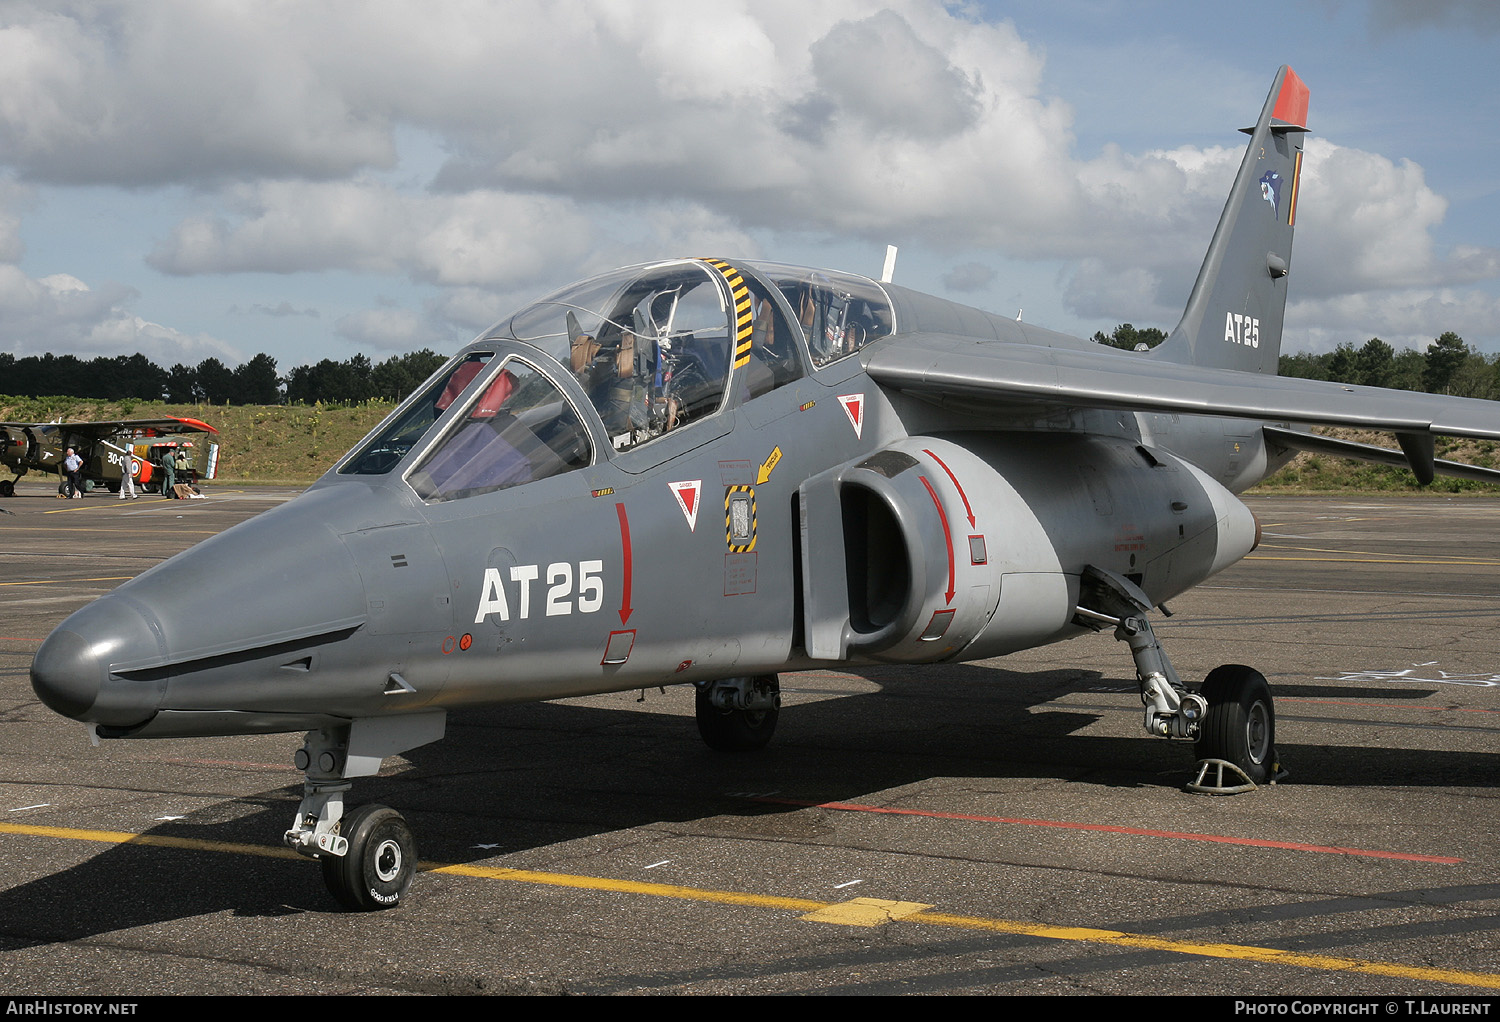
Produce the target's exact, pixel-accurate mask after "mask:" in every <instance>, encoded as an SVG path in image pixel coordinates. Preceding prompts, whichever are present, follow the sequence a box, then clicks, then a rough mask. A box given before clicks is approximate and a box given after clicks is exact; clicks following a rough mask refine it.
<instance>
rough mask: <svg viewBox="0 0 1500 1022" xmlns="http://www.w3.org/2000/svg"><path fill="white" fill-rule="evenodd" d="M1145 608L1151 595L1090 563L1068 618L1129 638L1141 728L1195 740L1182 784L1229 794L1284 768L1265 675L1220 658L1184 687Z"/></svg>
mask: <svg viewBox="0 0 1500 1022" xmlns="http://www.w3.org/2000/svg"><path fill="white" fill-rule="evenodd" d="M1084 601H1087V602H1088V603H1090V604H1093V605H1094V606H1093V607H1086V606H1083V605H1082V604H1083V603H1084ZM1096 608H1097V609H1096ZM1151 609H1152V605H1151V600H1150V597H1148V596H1146V594H1145V593H1144V592H1142V591H1141V589H1140V587H1139V586H1137V585H1135V584H1134V583H1133V582H1131V581H1130V580H1129V579H1127V578H1124V577H1123V576H1121V575H1118V574H1116V573H1114V572H1112V571H1108V570H1106V569H1102V568H1096V567H1094V566H1093V565H1090V566H1089V567H1087V568H1085V569H1084V573H1083V584H1082V589H1081V595H1080V606H1078V607H1077V608H1075V612H1076V613H1075V617H1074V620H1075V621H1077V622H1079V623H1081V624H1085V625H1088V626H1089V627H1092V628H1095V629H1099V628H1101V627H1103V626H1104V625H1106V624H1113V625H1114V626H1115V638H1117V639H1119V640H1121V641H1122V642H1126V643H1129V645H1130V653H1131V655H1132V656H1133V657H1134V658H1135V668H1136V677H1137V678H1138V679H1139V681H1140V684H1141V702H1142V703H1144V704H1145V707H1146V720H1145V724H1146V730H1147V731H1149V732H1150V733H1151V734H1153V735H1160V736H1164V737H1167V738H1188V739H1192V740H1194V741H1196V742H1197V748H1196V751H1197V754H1198V758H1199V760H1200V761H1201V764H1200V768H1199V771H1198V776H1197V779H1196V780H1195V781H1194V782H1193V783H1191V784H1189V785H1188V788H1189V790H1191V791H1198V792H1205V793H1209V794H1232V793H1235V792H1241V791H1250V790H1253V789H1254V788H1256V787H1258V786H1259V785H1261V784H1265V783H1267V782H1271V783H1275V782H1276V781H1277V780H1279V779H1281V778H1282V777H1284V776H1286V775H1285V772H1284V771H1282V770H1281V768H1280V764H1278V763H1277V762H1276V711H1275V707H1274V705H1273V703H1272V699H1271V686H1270V685H1268V684H1266V679H1265V678H1264V677H1263V676H1262V675H1261V674H1260V672H1258V671H1255V670H1252V669H1251V668H1249V667H1245V666H1243V665H1240V664H1225V665H1224V666H1222V667H1216V668H1215V669H1214V670H1212V671H1211V672H1209V675H1208V677H1207V678H1205V679H1204V681H1203V686H1202V689H1201V690H1200V691H1199V692H1196V693H1195V692H1189V691H1188V690H1187V686H1185V685H1184V684H1183V683H1182V681H1181V679H1180V678H1178V677H1177V672H1176V671H1174V670H1173V669H1172V664H1171V661H1169V660H1168V659H1167V653H1166V650H1164V649H1162V647H1161V643H1160V642H1159V641H1158V640H1157V638H1156V633H1155V632H1154V631H1152V629H1151V622H1150V621H1148V620H1147V619H1146V613H1147V612H1148V611H1150V610H1151ZM1226 770H1228V771H1229V772H1230V774H1231V775H1238V776H1239V778H1241V779H1242V781H1243V783H1236V782H1235V780H1234V778H1233V777H1232V776H1231V777H1230V778H1229V779H1228V780H1227V782H1226V778H1225V771H1226ZM1211 772H1216V773H1215V779H1214V780H1209V775H1210V773H1211Z"/></svg>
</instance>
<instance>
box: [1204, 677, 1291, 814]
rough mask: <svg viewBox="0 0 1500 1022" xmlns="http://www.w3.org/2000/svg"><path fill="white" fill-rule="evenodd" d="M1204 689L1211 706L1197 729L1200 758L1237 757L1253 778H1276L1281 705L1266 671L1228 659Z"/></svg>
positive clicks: (1260, 781)
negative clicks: (1276, 702)
mask: <svg viewBox="0 0 1500 1022" xmlns="http://www.w3.org/2000/svg"><path fill="white" fill-rule="evenodd" d="M1202 694H1203V698H1204V699H1206V700H1207V701H1208V712H1207V713H1206V714H1204V717H1203V724H1202V728H1201V730H1200V731H1199V732H1198V745H1197V749H1196V751H1197V754H1198V758H1199V759H1200V760H1204V759H1213V760H1225V761H1227V762H1229V763H1232V764H1234V765H1235V766H1237V767H1239V769H1240V770H1241V771H1243V772H1244V774H1245V776H1246V777H1247V778H1248V779H1249V780H1250V782H1251V783H1252V784H1264V783H1266V782H1267V781H1272V780H1276V779H1277V777H1278V776H1279V775H1280V765H1279V764H1278V763H1277V762H1276V710H1275V707H1274V704H1273V703H1272V701H1271V686H1270V685H1268V684H1266V679H1265V677H1264V676H1263V675H1262V674H1261V673H1260V672H1259V671H1257V670H1253V669H1252V668H1249V667H1246V666H1244V665H1243V664H1224V665H1223V666H1222V667H1215V668H1214V669H1213V670H1212V671H1209V672H1208V677H1207V678H1204V679H1203V689H1202Z"/></svg>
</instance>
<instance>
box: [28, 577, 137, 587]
mask: <svg viewBox="0 0 1500 1022" xmlns="http://www.w3.org/2000/svg"><path fill="white" fill-rule="evenodd" d="M133 578H135V576H134V575H108V576H105V577H104V578H43V579H38V580H37V581H35V582H0V586H52V585H58V586H65V585H68V584H69V583H70V582H128V581H129V580H130V579H133Z"/></svg>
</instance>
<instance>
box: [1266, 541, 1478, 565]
mask: <svg viewBox="0 0 1500 1022" xmlns="http://www.w3.org/2000/svg"><path fill="white" fill-rule="evenodd" d="M1268 545H1270V546H1272V548H1273V549H1275V550H1287V551H1290V552H1293V553H1299V554H1335V555H1340V556H1348V557H1353V556H1356V555H1358V556H1360V557H1401V558H1403V559H1405V558H1408V557H1414V556H1415V555H1413V554H1384V553H1376V552H1375V551H1373V550H1329V549H1327V548H1326V547H1318V546H1282V545H1281V544H1279V543H1276V544H1268ZM1411 563H1413V564H1425V563H1427V562H1425V561H1418V560H1413V561H1412V562H1411ZM1462 563H1464V564H1496V563H1500V562H1496V561H1494V560H1485V559H1483V558H1478V557H1474V558H1469V559H1467V560H1465V561H1463V562H1462Z"/></svg>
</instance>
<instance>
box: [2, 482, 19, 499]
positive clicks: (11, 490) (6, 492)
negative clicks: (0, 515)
mask: <svg viewBox="0 0 1500 1022" xmlns="http://www.w3.org/2000/svg"><path fill="white" fill-rule="evenodd" d="M15 495H16V484H15V483H14V482H13V481H12V480H10V479H0V497H14V496H15Z"/></svg>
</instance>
